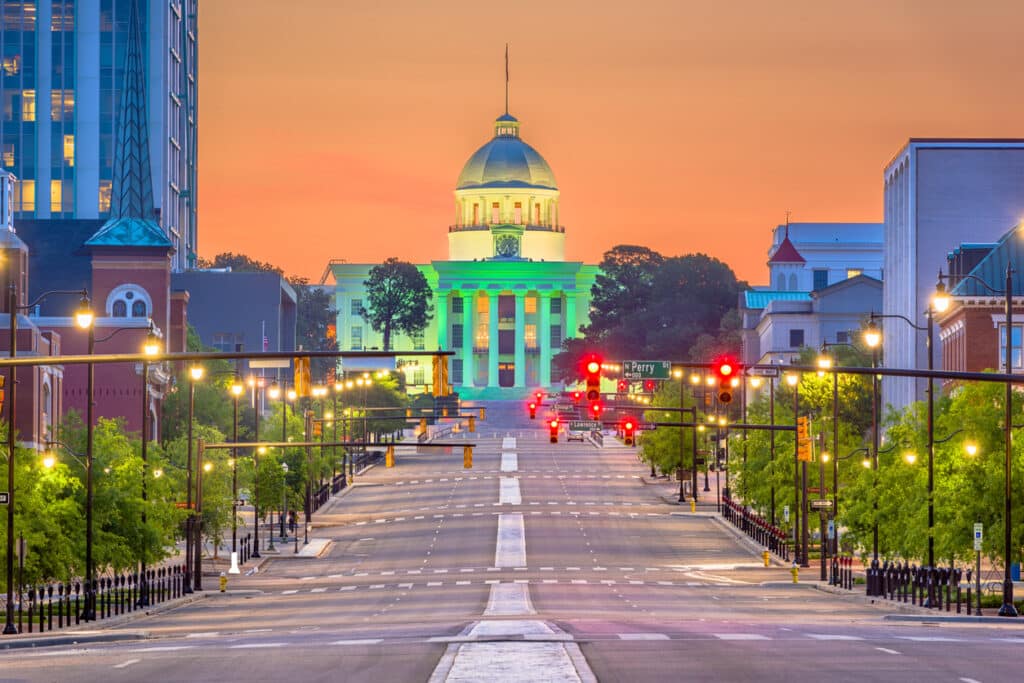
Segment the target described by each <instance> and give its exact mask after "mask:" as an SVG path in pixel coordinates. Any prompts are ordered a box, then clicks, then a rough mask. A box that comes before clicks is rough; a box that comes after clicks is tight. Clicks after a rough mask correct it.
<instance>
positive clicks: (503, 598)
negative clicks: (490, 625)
mask: <svg viewBox="0 0 1024 683" xmlns="http://www.w3.org/2000/svg"><path fill="white" fill-rule="evenodd" d="M536 613H537V612H536V610H534V609H533V603H532V602H531V601H530V587H529V586H527V585H525V584H521V583H496V584H493V585H492V586H491V594H490V596H489V597H488V599H487V609H485V610H484V616H489V617H492V616H519V615H523V614H536Z"/></svg>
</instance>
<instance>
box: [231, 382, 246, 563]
mask: <svg viewBox="0 0 1024 683" xmlns="http://www.w3.org/2000/svg"><path fill="white" fill-rule="evenodd" d="M229 391H230V392H231V399H232V403H233V405H234V413H233V418H232V421H231V440H232V441H233V442H234V443H238V399H239V398H240V397H241V396H242V394H243V393H244V392H245V385H244V384H242V382H241V380H239V379H238V377H237V376H235V379H234V381H233V382H232V383H231V386H230V388H229ZM228 573H229V574H238V573H240V570H239V569H238V449H237V448H232V449H231V569H229V570H228Z"/></svg>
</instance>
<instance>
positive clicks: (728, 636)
mask: <svg viewBox="0 0 1024 683" xmlns="http://www.w3.org/2000/svg"><path fill="white" fill-rule="evenodd" d="M711 635H713V636H714V637H715V638H718V639H719V640H771V638H769V637H768V636H763V635H761V634H760V633H712V634H711Z"/></svg>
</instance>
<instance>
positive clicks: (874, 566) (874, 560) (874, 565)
mask: <svg viewBox="0 0 1024 683" xmlns="http://www.w3.org/2000/svg"><path fill="white" fill-rule="evenodd" d="M864 343H865V344H867V345H868V348H870V349H871V369H872V370H875V369H877V368H878V348H879V346H880V345H881V343H882V332H881V330H880V329H879V328H878V325H877V323H875V321H874V320H871V321H870V322H868V328H867V330H865V331H864ZM878 403H879V401H878V373H876V372H873V373H871V468H872V469H873V470H874V472H875V481H874V483H873V484H872V488H877V486H878V407H879V406H878ZM872 498H873V499H874V500H873V501H872V510H873V511H874V514H873V517H874V524H873V525H872V530H871V570H872V576H874V574H875V573H876V572H877V571H878V496H877V495H874V496H872ZM868 595H875V592H874V585H873V584H871V583H870V582H869V585H868Z"/></svg>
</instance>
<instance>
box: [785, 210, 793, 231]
mask: <svg viewBox="0 0 1024 683" xmlns="http://www.w3.org/2000/svg"><path fill="white" fill-rule="evenodd" d="M791 213H793V212H792V211H787V212H786V237H789V214H791Z"/></svg>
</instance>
